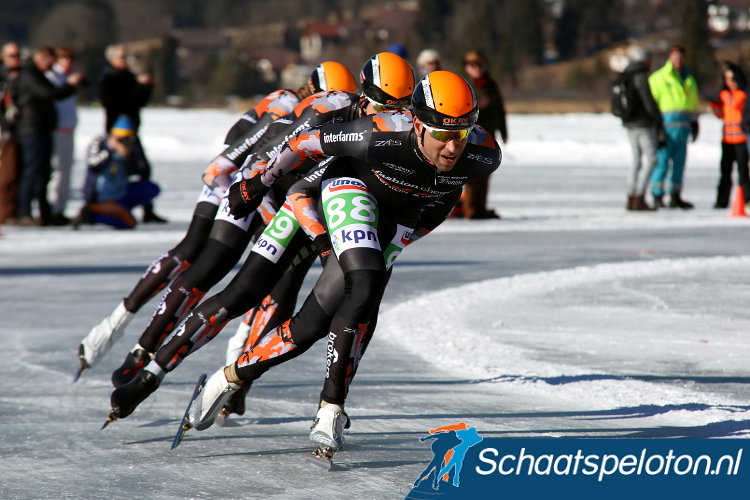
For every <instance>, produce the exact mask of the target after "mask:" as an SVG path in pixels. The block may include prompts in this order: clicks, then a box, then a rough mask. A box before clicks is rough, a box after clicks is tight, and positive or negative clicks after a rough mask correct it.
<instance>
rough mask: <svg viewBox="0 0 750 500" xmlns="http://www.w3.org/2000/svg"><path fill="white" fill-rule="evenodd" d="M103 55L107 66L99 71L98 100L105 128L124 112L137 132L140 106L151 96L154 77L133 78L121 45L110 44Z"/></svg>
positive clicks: (111, 124) (144, 104) (124, 49)
mask: <svg viewBox="0 0 750 500" xmlns="http://www.w3.org/2000/svg"><path fill="white" fill-rule="evenodd" d="M105 56H106V58H107V62H108V63H109V65H108V66H107V67H105V68H104V71H103V72H102V76H101V81H100V86H101V87H100V99H101V101H102V106H104V111H105V113H106V120H107V121H106V124H105V127H106V131H107V132H108V131H109V130H111V129H112V127H113V126H114V124H115V120H117V119H118V118H119V116H120V115H126V116H128V117H130V119H131V120H132V121H133V125H134V126H135V133H136V135H137V134H138V130H139V128H140V126H141V108H143V107H144V106H146V104H147V103H148V101H149V100H150V99H151V93H152V92H153V90H154V80H153V78H152V77H151V75H148V74H143V75H138V76H137V77H136V76H135V74H133V72H132V71H130V65H129V64H128V51H127V48H125V46H124V45H110V46H109V47H107V49H106V51H105Z"/></svg>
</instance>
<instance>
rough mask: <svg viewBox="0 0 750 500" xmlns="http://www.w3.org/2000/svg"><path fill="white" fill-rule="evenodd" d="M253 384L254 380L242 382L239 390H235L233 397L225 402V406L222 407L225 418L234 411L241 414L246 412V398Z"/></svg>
mask: <svg viewBox="0 0 750 500" xmlns="http://www.w3.org/2000/svg"><path fill="white" fill-rule="evenodd" d="M252 385H253V381H252V380H246V381H245V382H243V383H242V385H241V386H240V388H239V389H238V390H237V392H235V393H234V394H233V395H232V397H231V398H229V399H228V400H227V402H226V403H224V408H222V409H221V415H222V416H223V417H224V418H227V417H228V416H229V415H231V414H232V413H235V414H237V415H240V416H242V415H244V414H245V398H246V397H247V393H248V392H250V387H252Z"/></svg>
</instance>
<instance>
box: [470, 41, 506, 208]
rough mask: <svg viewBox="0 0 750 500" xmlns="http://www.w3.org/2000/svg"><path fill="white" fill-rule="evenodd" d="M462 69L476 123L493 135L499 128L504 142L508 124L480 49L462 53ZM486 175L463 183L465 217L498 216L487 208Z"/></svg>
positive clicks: (501, 101) (498, 89)
mask: <svg viewBox="0 0 750 500" xmlns="http://www.w3.org/2000/svg"><path fill="white" fill-rule="evenodd" d="M463 64H464V70H465V71H466V74H467V75H468V76H469V79H470V82H471V84H472V86H473V87H474V91H475V92H476V94H477V103H478V105H479V119H477V125H480V126H481V127H482V128H484V129H485V130H486V131H487V132H489V133H490V135H492V136H493V137H495V136H496V134H497V133H498V132H499V133H500V137H501V138H502V140H503V143H507V142H508V127H507V124H506V121H505V105H504V103H503V96H502V94H501V93H500V88H499V87H498V85H497V83H496V82H495V81H494V80H493V79H492V78H491V77H490V75H489V73H488V71H487V70H488V63H487V58H486V57H485V56H484V54H482V53H481V52H480V51H477V50H472V51H470V52H467V53H466V55H465V56H464V61H463ZM489 183H490V178H489V176H487V177H482V178H479V179H473V180H470V181H469V182H467V183H466V184H465V185H464V198H463V201H462V208H463V215H464V217H466V218H467V219H499V218H500V216H499V215H498V214H497V213H496V212H495V211H494V210H490V209H488V208H487V191H488V189H489Z"/></svg>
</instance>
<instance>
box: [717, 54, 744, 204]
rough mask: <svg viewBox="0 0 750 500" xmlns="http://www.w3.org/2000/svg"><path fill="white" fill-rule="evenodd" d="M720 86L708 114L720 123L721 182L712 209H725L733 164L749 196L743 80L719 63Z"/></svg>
mask: <svg viewBox="0 0 750 500" xmlns="http://www.w3.org/2000/svg"><path fill="white" fill-rule="evenodd" d="M722 74H723V78H724V85H723V87H722V90H721V92H720V93H719V97H718V98H717V99H716V100H715V101H711V110H712V111H713V112H714V114H715V115H716V116H717V117H718V118H721V119H722V120H723V121H724V128H723V133H722V139H721V162H720V168H721V178H720V179H719V185H718V186H717V191H716V204H715V205H714V208H727V207H728V206H729V197H730V195H731V190H732V165H733V164H734V163H737V172H738V174H739V184H740V186H741V187H742V192H743V194H744V196H745V201H748V196H750V172H749V171H748V149H747V144H746V143H747V138H746V135H745V134H746V133H747V132H748V131H750V127H749V124H748V122H749V121H750V116H743V111H744V109H745V102H746V100H747V94H746V92H745V91H746V89H747V80H746V79H745V75H744V74H743V73H742V70H741V69H740V67H739V66H737V65H736V64H733V63H731V62H727V61H725V62H724V63H722Z"/></svg>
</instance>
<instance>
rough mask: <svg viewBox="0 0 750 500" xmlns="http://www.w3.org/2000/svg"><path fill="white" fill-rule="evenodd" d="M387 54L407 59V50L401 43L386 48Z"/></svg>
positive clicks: (394, 43)
mask: <svg viewBox="0 0 750 500" xmlns="http://www.w3.org/2000/svg"><path fill="white" fill-rule="evenodd" d="M388 52H392V53H393V54H396V55H397V56H401V57H402V58H403V59H409V50H408V49H407V48H406V46H405V45H404V44H403V43H398V42H393V43H392V44H391V45H390V46H389V47H388Z"/></svg>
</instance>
